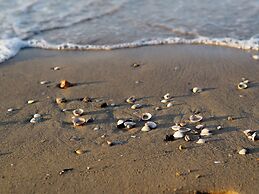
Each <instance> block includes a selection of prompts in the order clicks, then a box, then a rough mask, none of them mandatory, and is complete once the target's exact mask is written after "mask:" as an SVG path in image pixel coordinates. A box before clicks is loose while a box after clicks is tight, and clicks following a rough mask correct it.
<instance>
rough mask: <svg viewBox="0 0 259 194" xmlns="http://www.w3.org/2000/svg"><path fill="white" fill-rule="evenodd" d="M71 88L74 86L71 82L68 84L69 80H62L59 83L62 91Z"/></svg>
mask: <svg viewBox="0 0 259 194" xmlns="http://www.w3.org/2000/svg"><path fill="white" fill-rule="evenodd" d="M70 86H72V84H71V83H70V82H68V81H67V80H61V81H60V82H59V88H61V89H66V88H68V87H70Z"/></svg>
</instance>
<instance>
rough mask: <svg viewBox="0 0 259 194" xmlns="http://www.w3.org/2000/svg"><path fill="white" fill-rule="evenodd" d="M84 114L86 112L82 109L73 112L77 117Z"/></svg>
mask: <svg viewBox="0 0 259 194" xmlns="http://www.w3.org/2000/svg"><path fill="white" fill-rule="evenodd" d="M83 113H84V110H83V109H81V108H79V109H75V110H73V115H75V116H76V117H78V116H81V115H82V114H83Z"/></svg>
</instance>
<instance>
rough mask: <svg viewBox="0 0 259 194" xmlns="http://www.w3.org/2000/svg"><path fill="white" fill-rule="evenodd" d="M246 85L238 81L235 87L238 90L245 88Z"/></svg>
mask: <svg viewBox="0 0 259 194" xmlns="http://www.w3.org/2000/svg"><path fill="white" fill-rule="evenodd" d="M247 87H248V86H247V84H246V83H244V82H240V83H239V84H238V85H237V88H238V89H239V90H243V89H246V88H247Z"/></svg>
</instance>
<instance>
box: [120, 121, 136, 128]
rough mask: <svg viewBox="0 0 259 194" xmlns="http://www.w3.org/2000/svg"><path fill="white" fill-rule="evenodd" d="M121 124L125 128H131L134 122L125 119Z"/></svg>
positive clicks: (134, 124)
mask: <svg viewBox="0 0 259 194" xmlns="http://www.w3.org/2000/svg"><path fill="white" fill-rule="evenodd" d="M123 124H124V126H125V127H126V128H127V129H132V128H134V127H135V126H136V123H135V122H132V121H125V122H124V123H123Z"/></svg>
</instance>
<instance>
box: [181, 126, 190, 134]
mask: <svg viewBox="0 0 259 194" xmlns="http://www.w3.org/2000/svg"><path fill="white" fill-rule="evenodd" d="M179 131H180V132H182V133H187V132H189V131H191V129H190V128H185V127H181V129H179Z"/></svg>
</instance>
